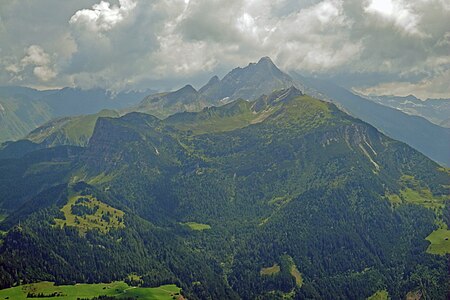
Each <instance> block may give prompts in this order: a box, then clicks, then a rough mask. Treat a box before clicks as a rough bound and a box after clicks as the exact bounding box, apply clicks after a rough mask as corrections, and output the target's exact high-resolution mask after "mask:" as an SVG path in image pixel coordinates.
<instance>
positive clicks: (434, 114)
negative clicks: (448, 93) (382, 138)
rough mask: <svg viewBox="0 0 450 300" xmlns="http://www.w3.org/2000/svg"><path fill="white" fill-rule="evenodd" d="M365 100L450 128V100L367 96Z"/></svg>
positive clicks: (410, 96)
mask: <svg viewBox="0 0 450 300" xmlns="http://www.w3.org/2000/svg"><path fill="white" fill-rule="evenodd" d="M365 98H367V99H369V100H372V101H374V102H377V103H379V104H382V105H385V106H389V107H392V108H396V109H398V110H401V111H403V112H404V113H407V114H409V115H415V116H421V117H424V118H425V119H427V120H428V121H430V122H432V123H434V124H436V125H439V126H442V127H449V128H450V122H449V121H448V120H449V116H450V99H427V100H425V101H422V100H420V99H417V98H416V97H414V96H412V95H409V96H406V97H396V96H365Z"/></svg>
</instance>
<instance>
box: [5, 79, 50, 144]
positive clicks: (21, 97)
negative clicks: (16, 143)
mask: <svg viewBox="0 0 450 300" xmlns="http://www.w3.org/2000/svg"><path fill="white" fill-rule="evenodd" d="M38 98H39V92H38V91H36V90H33V89H28V88H19V87H7V88H0V142H2V141H7V140H14V139H17V138H20V137H24V136H25V135H26V134H27V133H28V132H30V131H31V130H33V129H34V128H36V127H37V126H39V125H41V124H43V123H44V122H46V121H48V120H49V119H50V118H51V117H52V114H51V112H50V110H51V109H50V107H49V106H48V105H47V104H46V103H44V102H42V101H39V100H38Z"/></svg>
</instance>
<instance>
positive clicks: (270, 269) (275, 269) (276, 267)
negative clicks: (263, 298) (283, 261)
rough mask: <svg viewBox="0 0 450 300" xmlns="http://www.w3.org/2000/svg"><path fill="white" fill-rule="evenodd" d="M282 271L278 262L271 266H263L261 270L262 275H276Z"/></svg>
mask: <svg viewBox="0 0 450 300" xmlns="http://www.w3.org/2000/svg"><path fill="white" fill-rule="evenodd" d="M278 273H280V266H279V265H278V264H274V265H273V266H271V267H267V268H262V269H261V271H260V274H261V275H274V274H278Z"/></svg>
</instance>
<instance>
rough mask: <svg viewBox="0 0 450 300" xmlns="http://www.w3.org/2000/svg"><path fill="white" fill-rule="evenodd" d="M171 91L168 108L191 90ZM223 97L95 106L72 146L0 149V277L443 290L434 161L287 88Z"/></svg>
mask: <svg viewBox="0 0 450 300" xmlns="http://www.w3.org/2000/svg"><path fill="white" fill-rule="evenodd" d="M252 67H254V65H252ZM181 91H182V93H179V94H181V95H183V97H181V95H178V96H177V98H173V99H175V100H174V103H173V105H178V104H182V105H189V103H192V102H196V101H197V100H196V99H198V98H197V97H204V96H203V95H202V93H199V92H198V91H196V90H195V89H193V88H192V87H189V86H188V87H185V88H183V89H181ZM246 93H248V91H246ZM187 95H191V96H192V97H187ZM217 95H219V94H217ZM237 95H238V94H236V96H235V97H238V96H237ZM171 96H172V94H170V93H169V94H162V95H161V94H160V95H158V96H152V97H153V98H152V97H150V98H146V99H145V100H144V101H147V102H143V103H141V104H145V103H150V105H155V103H158V102H160V101H161V99H162V98H163V99H168V100H170V99H172V98H171ZM184 96H186V97H184ZM179 97H181V98H179ZM221 97H222V95H220V96H219V97H216V99H215V100H208V101H221V100H223V98H221ZM230 97H231V96H230ZM150 99H155V100H154V101H151V100H150ZM177 99H183V101H179V100H177ZM148 100H150V101H148ZM226 102H227V103H226V104H225V105H221V106H218V107H209V106H208V107H204V108H202V109H201V110H200V111H198V112H188V111H184V112H179V113H175V114H173V115H170V116H169V117H167V118H164V119H161V118H158V117H156V116H153V115H151V114H147V113H142V112H129V113H124V114H123V115H121V116H119V117H117V116H100V117H98V119H97V120H96V122H95V125H94V128H93V131H92V136H91V137H90V138H89V139H88V140H87V142H85V144H84V146H82V147H81V146H74V145H54V144H52V145H50V146H45V147H44V146H41V145H40V144H38V143H33V142H31V141H26V140H24V141H20V142H16V143H9V144H8V145H7V146H6V147H4V149H3V150H0V158H1V159H0V170H1V171H0V207H1V209H2V211H3V214H4V220H3V221H2V222H1V223H0V227H1V229H2V230H3V231H4V232H3V234H2V238H1V240H2V241H1V243H0V286H1V287H8V286H12V285H15V284H18V283H22V284H24V283H28V282H36V281H54V282H56V283H57V284H73V283H79V282H87V283H94V282H110V281H112V280H124V279H126V278H129V276H133V277H136V278H139V284H140V285H142V286H159V285H161V284H167V283H173V284H176V285H177V286H179V287H180V288H181V289H182V294H183V296H184V297H186V298H188V299H286V298H287V299H365V298H369V297H371V296H375V295H378V294H379V293H384V294H388V295H389V296H390V297H391V298H393V299H401V298H405V297H422V296H423V295H426V297H427V298H431V299H444V298H445V297H446V294H447V293H448V287H447V284H448V271H447V265H448V258H447V257H446V256H445V254H446V253H449V252H450V249H449V248H447V247H448V245H447V244H445V243H446V242H445V241H444V242H443V239H442V241H441V239H439V240H438V241H437V240H435V239H434V238H433V237H434V236H435V235H436V234H444V235H445V234H448V232H450V231H448V229H447V228H448V225H449V224H450V208H449V202H450V201H449V200H450V199H449V186H448V182H449V181H450V173H449V171H448V169H445V168H443V167H441V166H439V165H438V164H437V163H435V162H433V161H432V160H430V159H429V158H427V157H426V156H425V155H423V154H422V153H420V152H419V151H417V150H415V149H413V148H411V147H410V146H408V145H406V144H404V143H402V142H399V141H396V140H394V139H392V138H390V137H388V136H386V135H385V134H383V133H381V132H380V131H379V130H377V129H376V128H375V127H373V126H372V125H369V124H368V123H366V122H364V121H362V120H360V119H357V118H355V117H353V116H350V115H349V114H347V113H346V112H344V111H342V110H341V109H339V107H338V106H337V105H335V104H334V103H331V102H326V101H321V100H319V99H316V98H313V97H311V96H308V95H305V93H304V92H303V91H301V90H299V89H297V88H296V87H293V86H290V87H288V88H284V89H279V90H276V91H273V92H271V93H267V94H266V95H262V96H258V97H256V99H254V100H250V101H248V100H243V99H239V98H238V99H236V100H231V99H230V100H226ZM372 103H373V102H372ZM161 104H163V102H161ZM374 105H376V104H374ZM201 106H203V105H201ZM153 107H157V108H158V109H159V108H160V106H159V104H156V106H153ZM163 108H164V109H166V111H168V108H167V107H163ZM184 108H185V107H184ZM184 108H183V109H184ZM400 113H401V112H400ZM430 237H431V238H430ZM429 240H431V241H432V242H431V243H430V241H429ZM442 243H444V244H442Z"/></svg>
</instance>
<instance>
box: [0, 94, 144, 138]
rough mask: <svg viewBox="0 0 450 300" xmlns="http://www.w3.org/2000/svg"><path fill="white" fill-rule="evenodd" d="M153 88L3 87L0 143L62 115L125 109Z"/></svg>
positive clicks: (0, 100)
mask: <svg viewBox="0 0 450 300" xmlns="http://www.w3.org/2000/svg"><path fill="white" fill-rule="evenodd" d="M150 93H153V91H145V92H133V91H131V92H121V93H118V94H113V93H111V92H108V91H106V90H101V89H92V90H81V89H74V88H63V89H61V90H47V91H38V90H35V89H30V88H23V87H14V86H11V87H0V143H1V142H4V141H8V140H17V139H20V138H23V137H25V135H27V134H28V133H29V132H30V131H32V130H34V129H36V128H37V127H38V126H40V125H43V124H44V123H45V122H47V121H49V120H51V119H54V118H61V117H68V116H76V115H82V114H93V113H97V112H99V111H100V110H102V109H123V108H125V107H129V106H132V105H134V104H136V103H138V102H139V101H141V100H142V99H143V98H144V97H145V96H147V95H148V94H150Z"/></svg>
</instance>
